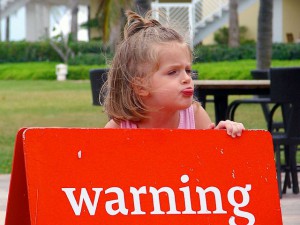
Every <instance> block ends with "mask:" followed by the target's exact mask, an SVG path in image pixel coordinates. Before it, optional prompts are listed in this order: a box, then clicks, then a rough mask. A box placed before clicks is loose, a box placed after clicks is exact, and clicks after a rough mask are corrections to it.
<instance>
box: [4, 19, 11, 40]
mask: <svg viewBox="0 0 300 225" xmlns="http://www.w3.org/2000/svg"><path fill="white" fill-rule="evenodd" d="M9 31H10V18H9V16H7V17H6V28H5V41H7V42H8V41H9V36H10V34H9Z"/></svg>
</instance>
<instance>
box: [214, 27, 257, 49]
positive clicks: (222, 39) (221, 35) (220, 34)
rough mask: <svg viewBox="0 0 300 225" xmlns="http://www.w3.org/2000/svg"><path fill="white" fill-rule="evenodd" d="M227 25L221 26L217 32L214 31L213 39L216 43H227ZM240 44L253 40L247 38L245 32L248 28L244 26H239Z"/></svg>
mask: <svg viewBox="0 0 300 225" xmlns="http://www.w3.org/2000/svg"><path fill="white" fill-rule="evenodd" d="M228 30H229V29H228V27H222V28H220V29H219V30H217V32H215V33H214V41H215V42H216V43H217V44H221V45H227V44H228V39H229V32H228ZM239 30H240V44H247V43H251V42H254V41H253V40H249V39H248V38H247V32H248V28H247V27H245V26H240V27H239Z"/></svg>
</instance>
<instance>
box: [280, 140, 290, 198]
mask: <svg viewBox="0 0 300 225" xmlns="http://www.w3.org/2000/svg"><path fill="white" fill-rule="evenodd" d="M284 160H285V166H284V172H285V176H284V183H283V189H282V193H283V194H285V193H286V189H287V188H292V185H291V177H290V163H289V162H290V150H289V146H288V145H285V146H284Z"/></svg>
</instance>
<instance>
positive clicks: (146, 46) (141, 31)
mask: <svg viewBox="0 0 300 225" xmlns="http://www.w3.org/2000/svg"><path fill="white" fill-rule="evenodd" d="M150 15H151V12H148V13H147V14H146V16H145V18H143V17H142V16H140V15H138V14H137V13H135V12H132V11H126V16H127V24H126V25H125V28H124V37H123V40H122V41H121V42H120V44H119V45H118V47H117V49H116V52H115V55H114V58H113V60H112V63H111V67H110V69H109V73H108V80H107V82H106V84H105V87H104V91H105V92H106V96H105V100H104V109H105V112H106V113H107V114H108V116H109V118H112V119H114V120H115V121H116V122H117V123H119V122H120V121H122V120H130V121H140V120H141V119H143V118H146V112H147V111H148V109H147V107H146V106H145V105H144V103H143V101H142V99H141V97H140V96H139V95H138V94H136V93H135V89H134V87H135V86H140V87H145V85H147V82H146V84H141V81H143V82H145V81H147V79H145V78H147V75H149V74H151V72H153V71H154V70H155V68H156V65H157V64H158V62H157V61H158V59H157V57H158V56H157V50H155V48H154V46H153V45H154V44H164V43H169V42H174V41H175V42H179V43H186V45H187V48H188V49H189V51H190V52H191V50H190V48H189V45H188V43H187V42H186V41H185V39H184V37H183V36H182V35H180V34H179V33H178V32H177V31H175V30H174V29H172V28H170V27H167V26H163V25H162V24H161V23H159V22H158V21H157V20H155V19H151V17H150ZM191 59H192V53H191Z"/></svg>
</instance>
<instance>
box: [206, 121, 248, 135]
mask: <svg viewBox="0 0 300 225" xmlns="http://www.w3.org/2000/svg"><path fill="white" fill-rule="evenodd" d="M209 129H216V130H221V129H226V131H227V134H228V135H230V136H231V137H233V138H235V137H236V136H238V137H239V136H241V135H242V132H243V130H245V127H244V125H243V124H242V123H237V122H234V121H230V120H226V121H220V122H219V124H218V125H217V126H215V124H214V123H212V124H210V126H209Z"/></svg>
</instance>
